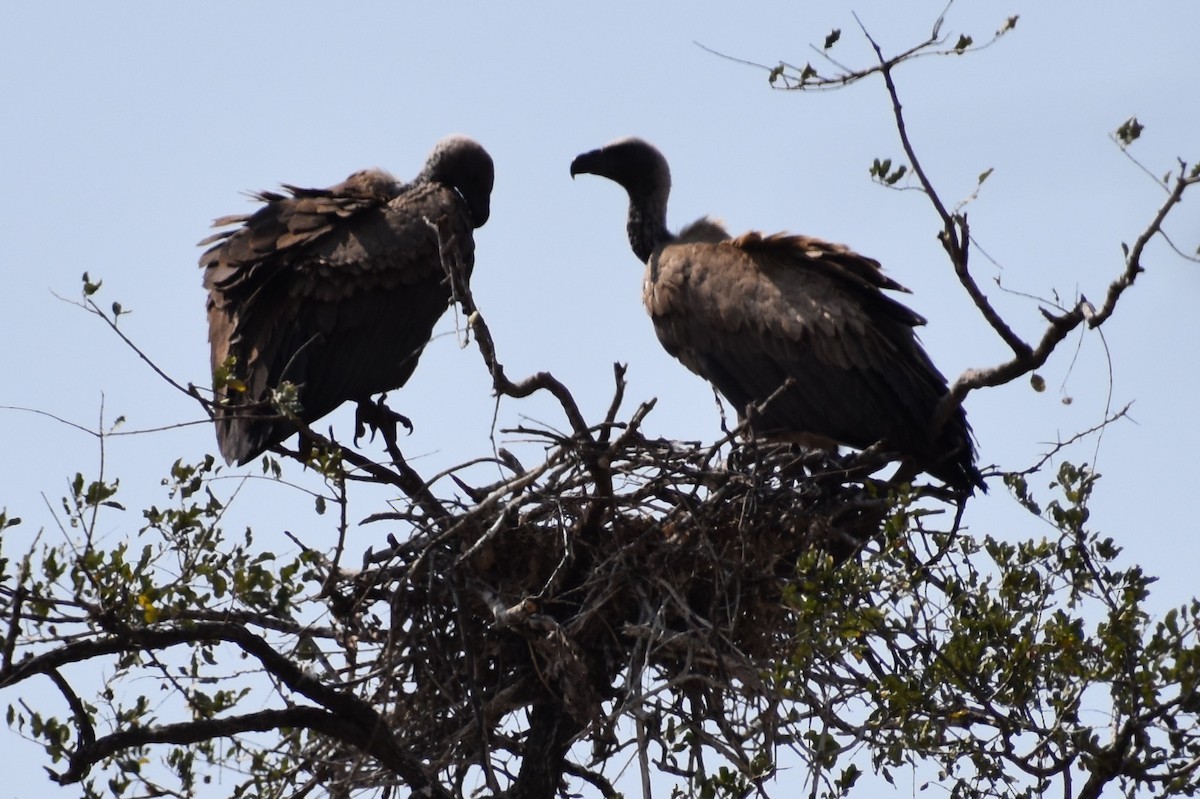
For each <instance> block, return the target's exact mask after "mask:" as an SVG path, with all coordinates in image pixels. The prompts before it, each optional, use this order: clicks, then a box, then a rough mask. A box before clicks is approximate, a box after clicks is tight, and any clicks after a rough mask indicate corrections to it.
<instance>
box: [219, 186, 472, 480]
mask: <svg viewBox="0 0 1200 799" xmlns="http://www.w3.org/2000/svg"><path fill="white" fill-rule="evenodd" d="M381 175H386V173H379V172H378V171H371V172H368V173H357V175H356V176H352V177H351V178H350V179H349V180H347V181H346V182H345V183H343V184H339V186H335V187H332V188H330V189H298V188H296V187H290V186H289V187H285V188H287V189H288V191H289V192H290V194H291V195H292V196H290V197H282V196H280V195H265V194H264V195H261V196H262V197H268V196H269V197H270V199H269V200H268V202H267V204H266V205H265V206H263V207H262V208H260V209H259V210H258V211H256V212H255V213H254V214H251V215H249V216H247V217H244V218H241V220H242V225H243V227H241V228H240V229H238V230H236V231H232V232H225V233H222V234H217V236H213V237H210V238H209V239H208V240H206V241H211V242H216V243H215V244H214V246H213V247H212V248H211V249H209V250H208V251H207V252H205V253H204V255H203V256H202V257H201V259H200V263H201V265H202V266H203V267H204V268H205V280H204V283H205V286H206V288H208V290H209V302H208V308H209V323H210V341H211V343H212V366H213V369H214V371H215V370H216V369H218V368H219V367H220V366H221V365H222V363H224V362H225V359H226V358H227V357H228V356H230V355H232V356H233V357H234V358H235V360H236V365H235V368H234V375H235V377H236V378H237V379H239V380H241V381H242V382H243V383H244V384H245V386H246V390H245V391H244V392H238V391H224V392H220V395H221V396H222V398H223V399H224V400H225V401H226V403H227V404H228V405H229V406H231V407H230V408H229V409H228V411H227V412H222V417H221V418H219V419H218V424H217V430H218V441H219V443H220V445H221V449H222V453H223V454H224V455H225V456H226V457H227V458H228V459H229V460H232V461H237V462H240V463H244V462H246V461H247V460H249V459H251V458H253V457H255V456H256V455H257V454H258V453H260V452H261V451H262V450H264V449H265V448H267V447H269V446H270V445H271V444H273V443H276V442H277V441H280V440H282V439H283V438H286V437H287V436H288V435H289V434H290V433H291V432H292V429H293V428H292V427H291V425H290V424H289V423H287V422H286V421H283V420H278V419H270V418H267V415H268V414H269V413H270V412H269V410H266V409H264V408H262V407H259V406H261V403H262V401H263V400H265V399H266V398H267V397H268V396H269V392H270V391H271V390H272V389H274V388H276V387H277V386H278V385H279V384H280V383H281V382H282V381H285V380H287V381H290V382H292V383H295V384H296V385H297V386H299V399H300V403H301V405H302V408H303V410H302V413H301V418H302V419H304V420H305V421H306V422H313V421H315V420H317V419H319V418H320V417H321V416H324V415H325V414H326V413H328V412H329V411H331V410H333V409H334V408H335V407H337V406H338V405H339V404H341V403H342V402H344V401H346V400H347V399H367V398H369V397H370V396H371V395H373V394H376V393H379V392H384V391H389V390H392V389H394V388H397V387H399V386H401V385H403V384H404V383H405V382H406V381H407V380H408V378H409V376H410V375H411V374H412V372H413V369H414V368H415V367H416V364H417V359H418V358H419V356H420V353H421V350H422V349H423V347H424V346H425V343H426V342H427V341H428V340H429V336H430V334H431V332H432V329H433V326H434V325H435V324H436V322H437V320H438V318H440V317H441V315H442V313H443V312H444V311H445V309H446V306H447V303H448V302H449V299H450V292H449V287H448V285H447V283H446V281H445V275H444V270H443V267H442V262H441V254H440V250H439V244H438V238H439V235H438V234H437V233H435V232H434V231H433V230H432V229H430V227H429V225H428V223H427V222H426V220H436V221H437V222H438V224H439V225H440V226H441V227H442V228H443V229H442V230H441V231H440V234H441V238H442V240H443V241H447V242H451V243H452V246H453V247H455V248H456V251H455V252H452V253H451V254H452V255H453V256H455V257H457V258H458V259H459V261H460V262H461V263H463V264H464V265H465V266H466V267H467V268H468V269H469V268H470V266H471V264H472V263H473V256H474V247H473V240H472V236H471V225H470V222H469V219H468V213H467V209H466V205H465V203H464V201H463V199H462V197H461V196H460V195H459V194H458V193H457V192H455V191H454V190H453V189H450V188H448V187H445V186H443V185H441V184H438V183H425V184H419V185H414V186H409V187H403V190H401V188H400V187H398V186H397V185H396V184H395V182H394V181H391V180H390V176H388V178H386V179H385V178H382V177H380V176H381ZM356 178H358V180H357V182H355V181H356ZM389 181H390V182H389ZM226 219H235V218H232V217H231V218H226ZM256 404H257V405H256Z"/></svg>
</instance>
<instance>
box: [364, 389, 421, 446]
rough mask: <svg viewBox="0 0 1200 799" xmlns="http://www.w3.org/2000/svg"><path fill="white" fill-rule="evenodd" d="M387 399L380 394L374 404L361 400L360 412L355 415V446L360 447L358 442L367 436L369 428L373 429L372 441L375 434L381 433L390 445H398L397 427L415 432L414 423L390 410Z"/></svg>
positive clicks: (384, 395)
mask: <svg viewBox="0 0 1200 799" xmlns="http://www.w3.org/2000/svg"><path fill="white" fill-rule="evenodd" d="M386 399H387V394H380V395H379V399H377V400H375V401H374V402H372V401H371V400H359V402H358V410H357V411H355V413H354V445H355V446H358V440H359V439H360V438H362V437H363V436H364V435H366V434H367V428H368V427H369V428H371V440H372V441H374V440H375V434H376V433H381V434H382V435H383V440H384V441H386V442H388V443H390V444H395V443H396V425H397V424H402V425H404V429H406V430H407V431H408V432H409V433H412V431H413V423H412V421H411V420H410V419H409V418H408V417H407V416H405V415H404V414H402V413H397V412H396V411H393V410H392V409H391V408H389V407H388V406H387V405H386V404H385V403H384V400H386Z"/></svg>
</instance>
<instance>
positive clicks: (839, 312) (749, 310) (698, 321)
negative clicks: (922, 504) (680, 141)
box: [571, 138, 984, 491]
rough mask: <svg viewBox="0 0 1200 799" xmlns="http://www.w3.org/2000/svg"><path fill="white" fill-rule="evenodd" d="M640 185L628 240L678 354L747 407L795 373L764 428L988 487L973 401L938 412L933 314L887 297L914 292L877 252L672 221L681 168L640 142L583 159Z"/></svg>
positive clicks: (663, 337) (670, 347) (635, 188)
mask: <svg viewBox="0 0 1200 799" xmlns="http://www.w3.org/2000/svg"><path fill="white" fill-rule="evenodd" d="M580 173H591V174H595V175H601V176H603V177H607V178H609V179H611V180H613V181H615V182H616V183H618V184H620V185H621V186H622V187H624V188H625V190H626V191H627V192H628V194H629V222H628V233H629V241H630V244H631V245H632V247H633V251H634V253H635V254H636V255H637V256H638V258H639V259H640V260H642V261H643V262H645V263H646V277H645V282H644V284H643V295H642V299H643V301H644V302H645V305H646V310H647V311H648V312H649V313H650V318H651V320H652V321H653V322H654V329H655V332H656V333H657V334H658V338H659V341H660V342H662V345H663V347H665V348H666V350H667V352H669V353H671V355H673V356H675V357H676V358H678V359H679V360H680V361H682V362H683V364H684V365H685V366H687V367H688V368H689V369H691V370H692V371H693V372H695V373H696V374H698V375H700V376H701V377H703V378H705V379H706V380H708V381H709V382H710V383H712V384H713V385H714V386H716V388H717V389H718V390H719V391H720V392H721V393H722V394H724V395H725V397H726V398H727V399H728V400H729V401H730V403H732V404H733V406H734V408H736V410H737V412H738V414H739V416H741V415H743V414H744V412H745V410H746V408H747V406H749V405H750V404H752V403H761V402H763V401H764V400H766V399H767V398H768V397H770V396H771V395H772V394H773V393H775V392H776V391H777V390H778V389H779V388H780V387H781V386H782V385H783V384H784V382H785V381H786V380H787V379H788V378H789V377H790V378H792V380H793V385H792V386H791V387H790V388H789V389H787V390H786V391H784V392H783V393H782V394H781V395H779V396H778V397H776V398H775V399H774V400H773V401H772V402H771V403H769V404H768V405H767V407H766V408H765V409H764V410H763V412H762V413H761V415H760V416H756V417H755V418H754V419H753V422H752V423H753V427H754V432H755V433H756V434H759V435H764V436H767V437H777V438H786V439H790V440H796V441H800V442H801V443H807V444H810V445H819V446H827V447H829V446H834V445H837V444H843V445H848V446H851V447H856V448H859V449H863V448H866V447H869V446H871V445H872V444H875V443H877V442H880V441H882V442H884V445H885V446H886V447H888V448H889V449H891V450H893V451H896V452H899V453H900V454H901V455H902V456H904V457H905V458H906V459H908V460H910V461H912V462H913V463H914V464H915V465H916V466H917V467H919V468H921V469H922V470H924V471H927V472H928V473H929V474H931V475H933V476H934V477H937V478H938V479H940V480H944V481H945V482H947V483H949V484H950V485H951V486H953V487H955V488H956V489H959V490H963V491H971V490H972V489H973V488H975V487H979V488H984V484H983V480H982V478H981V476H980V474H979V471H978V469H976V468H975V449H974V447H973V445H972V441H971V428H970V425H968V424H967V418H966V414H965V412H964V411H963V409H962V408H961V407H960V408H958V409H956V411H955V412H954V413H953V414H952V415H951V416H950V418H949V420H948V421H947V422H946V423H945V424H944V425H943V426H942V428H941V429H940V430H938V431H936V432H935V431H933V430H932V429H931V428H932V419H933V415H934V411H935V408H936V407H937V405H938V402H939V401H940V400H941V399H942V397H943V396H945V394H946V391H947V388H946V379H945V377H943V376H942V374H941V373H940V372H939V371H938V370H937V368H936V367H935V366H934V365H933V362H932V361H930V359H929V356H928V355H926V354H925V351H924V350H923V349H922V348H921V345H920V342H918V340H917V338H916V335H915V333H914V331H913V328H914V327H916V326H917V325H921V324H924V322H925V320H924V319H922V318H921V316H920V315H918V314H916V313H915V312H913V311H912V310H910V309H909V308H907V307H905V306H904V305H902V304H900V303H899V302H896V301H895V300H894V299H892V298H891V297H889V296H887V295H886V294H884V293H883V290H884V289H890V290H893V291H907V289H905V288H904V287H903V286H901V285H900V284H899V283H896V282H895V281H893V280H891V279H890V278H888V277H887V276H885V275H884V274H883V272H882V271H881V270H880V266H879V264H878V263H877V262H876V261H873V260H871V259H870V258H865V257H863V256H861V255H858V254H856V253H854V252H853V251H851V250H850V249H848V248H846V247H844V246H841V245H838V244H831V243H829V242H825V241H821V240H820V239H814V238H809V237H807V236H789V235H773V236H763V235H761V234H759V233H753V232H752V233H746V234H744V235H742V236H739V237H737V238H732V237H730V236H729V234H728V233H727V232H726V231H725V229H724V228H723V227H722V226H721V225H719V224H718V223H716V222H713V221H711V220H709V219H701V220H700V221H698V222H696V223H694V224H692V225H690V226H688V227H686V228H684V229H683V230H681V231H680V232H679V234H678V235H674V234H672V233H671V232H669V231H668V230H667V226H666V217H667V198H668V195H669V193H670V188H671V175H670V170H669V168H668V167H667V162H666V159H665V158H663V156H662V154H661V153H660V152H659V151H658V150H657V149H655V148H654V147H652V146H651V145H650V144H648V143H646V142H644V141H642V140H640V139H634V138H629V139H621V140H618V141H615V142H613V143H611V144H609V145H607V146H605V147H602V148H600V149H599V150H593V151H591V152H588V153H584V154H583V155H580V156H579V157H578V158H576V159H575V160H574V162H572V164H571V175H572V176H574V175H578V174H580Z"/></svg>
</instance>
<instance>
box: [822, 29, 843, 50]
mask: <svg viewBox="0 0 1200 799" xmlns="http://www.w3.org/2000/svg"><path fill="white" fill-rule="evenodd" d="M840 38H842V30H841V28H834V29H833V30H831V31H830V32H829V35H828V36H826V37H825V49H826V50H828V49H829V48H830V47H833V46H834V45H835V44H837V40H838V39H840Z"/></svg>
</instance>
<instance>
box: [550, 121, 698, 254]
mask: <svg viewBox="0 0 1200 799" xmlns="http://www.w3.org/2000/svg"><path fill="white" fill-rule="evenodd" d="M582 173H587V174H590V175H599V176H600V177H604V178H608V179H609V180H611V181H613V182H614V183H616V184H618V185H620V186H622V187H623V188H624V189H625V191H626V192H627V193H628V194H629V224H628V231H629V243H630V244H631V245H632V246H633V251H634V253H635V254H636V255H637V257H638V258H639V259H640V260H641V261H642V262H646V261H648V260H649V259H650V255H651V254H652V253H653V252H654V250H655V248H657V247H659V246H660V245H662V244H665V243H666V242H669V241H671V240H672V239H673V238H674V237H673V236H672V235H671V233H670V232H669V231H668V230H667V198H668V196H669V195H670V193H671V168H670V167H668V166H667V159H666V158H665V157H663V154H662V153H660V152H659V151H658V149H657V148H656V147H654V146H653V145H652V144H650V143H649V142H646V141H643V140H642V139H639V138H636V137H634V136H630V137H627V138H624V139H617V140H616V141H614V142H610V143H608V144H606V145H604V146H603V147H601V148H600V149H598V150H592V151H591V152H586V153H584V154H583V155H580V156H579V157H577V158H576V159H575V160H574V161H572V162H571V177H575V176H576V175H579V174H582Z"/></svg>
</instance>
